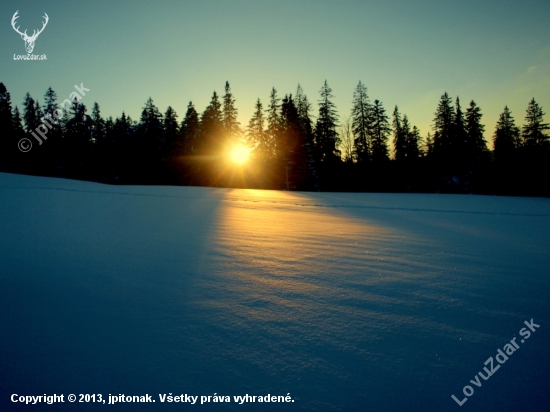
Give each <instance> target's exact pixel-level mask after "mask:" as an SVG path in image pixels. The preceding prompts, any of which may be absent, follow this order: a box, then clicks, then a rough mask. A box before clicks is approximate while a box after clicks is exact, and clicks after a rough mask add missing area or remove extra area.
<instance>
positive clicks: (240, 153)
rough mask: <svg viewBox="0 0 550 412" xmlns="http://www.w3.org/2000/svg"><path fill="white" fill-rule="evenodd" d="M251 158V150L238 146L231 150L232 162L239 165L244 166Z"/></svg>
mask: <svg viewBox="0 0 550 412" xmlns="http://www.w3.org/2000/svg"><path fill="white" fill-rule="evenodd" d="M249 156H250V148H248V147H246V146H243V145H238V146H235V147H234V148H233V150H231V160H232V161H233V162H235V163H238V164H243V163H244V162H246V161H247V160H248V158H249Z"/></svg>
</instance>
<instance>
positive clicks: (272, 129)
mask: <svg viewBox="0 0 550 412" xmlns="http://www.w3.org/2000/svg"><path fill="white" fill-rule="evenodd" d="M280 101H281V99H279V98H278V97H277V90H276V89H275V87H273V88H272V89H271V93H270V94H269V104H268V106H267V109H266V113H267V130H266V134H267V146H268V158H274V157H275V156H276V152H277V149H278V148H277V145H278V142H279V139H280V136H281V115H280V110H281V105H280V104H279V102H280Z"/></svg>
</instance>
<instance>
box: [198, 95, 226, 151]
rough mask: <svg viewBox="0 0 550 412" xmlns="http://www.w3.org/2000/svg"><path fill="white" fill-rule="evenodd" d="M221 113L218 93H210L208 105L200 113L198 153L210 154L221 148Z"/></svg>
mask: <svg viewBox="0 0 550 412" xmlns="http://www.w3.org/2000/svg"><path fill="white" fill-rule="evenodd" d="M222 120H223V114H222V105H221V103H220V100H219V97H218V94H217V93H216V92H214V93H212V98H211V99H210V103H209V105H208V106H207V107H206V109H205V110H204V112H203V113H202V115H201V122H200V134H199V138H198V139H197V145H196V146H197V147H196V149H197V151H198V154H206V155H212V154H214V153H220V152H221V151H222V149H223V147H222V146H223V139H222V138H221V137H222V136H223V124H222Z"/></svg>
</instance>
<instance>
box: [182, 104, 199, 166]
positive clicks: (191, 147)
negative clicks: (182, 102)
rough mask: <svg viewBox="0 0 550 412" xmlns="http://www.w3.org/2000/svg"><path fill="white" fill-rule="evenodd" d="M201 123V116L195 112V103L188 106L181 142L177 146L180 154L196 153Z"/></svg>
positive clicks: (183, 122)
mask: <svg viewBox="0 0 550 412" xmlns="http://www.w3.org/2000/svg"><path fill="white" fill-rule="evenodd" d="M199 130H200V122H199V114H198V113H197V110H195V106H194V105H193V102H191V101H190V102H189V104H188V105H187V111H186V112H185V118H184V119H183V120H182V122H181V127H180V135H181V141H180V143H179V144H178V146H177V151H178V154H180V155H181V154H184V155H191V154H194V153H195V149H196V147H195V146H196V143H197V142H196V140H197V138H198V136H199Z"/></svg>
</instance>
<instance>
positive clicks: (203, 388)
mask: <svg viewBox="0 0 550 412" xmlns="http://www.w3.org/2000/svg"><path fill="white" fill-rule="evenodd" d="M0 199H1V200H0V230H1V235H0V265H1V266H0V310H1V312H0V314H1V317H0V328H1V329H0V330H1V331H2V337H1V339H0V350H1V352H0V353H1V363H0V369H1V372H0V376H1V378H0V398H1V399H0V410H14V411H17V410H29V411H40V410H49V411H51V410H67V411H75V410H94V411H95V410H107V409H105V408H108V410H111V411H122V410H125V411H135V410H157V411H165V410H166V411H169V410H192V409H198V410H220V411H233V410H257V411H262V410H316V411H331V410H334V411H370V410H372V411H459V410H469V411H499V412H501V411H521V410H532V411H542V410H549V409H548V408H550V390H549V387H550V385H549V384H550V372H549V370H550V358H549V353H548V347H549V346H550V333H549V331H550V313H549V307H550V306H549V303H550V297H549V291H550V287H549V286H550V281H549V268H550V230H549V229H550V200H549V199H533V198H506V197H486V196H461V195H414V194H334V193H330V194H329V193H313V194H312V193H295V192H278V191H258V190H232V189H211V188H190V187H142V186H134V187H132V186H120V187H116V186H107V185H101V184H96V183H87V182H77V181H68V180H62V179H52V178H40V177H29V176H18V175H9V174H0ZM531 318H533V319H534V322H535V323H537V324H539V325H541V326H540V329H538V330H537V332H535V333H533V334H532V336H531V337H530V338H529V339H528V340H526V341H525V343H523V344H520V349H519V350H517V351H516V352H515V353H514V354H513V355H511V356H510V357H509V359H508V361H506V363H505V364H503V365H501V368H500V369H499V370H498V371H497V372H496V373H495V374H494V375H493V376H492V377H491V378H490V379H489V380H488V381H483V380H481V383H482V387H480V388H478V387H477V386H474V385H472V384H471V383H470V380H472V379H474V378H475V375H476V374H477V373H478V372H479V371H483V366H484V365H483V363H484V362H485V361H486V360H487V359H488V358H489V357H490V356H492V357H495V355H496V354H497V349H499V348H503V346H504V345H505V344H506V343H508V341H510V340H511V339H512V338H513V337H517V338H518V341H519V338H520V336H519V330H520V329H521V328H523V327H525V325H524V323H523V322H524V321H525V320H530V319H531ZM495 362H496V361H495ZM465 385H470V386H472V387H473V389H475V393H474V394H473V395H472V396H471V397H470V398H469V400H468V401H467V402H466V403H465V404H464V405H463V406H462V407H460V406H458V405H457V403H456V402H455V401H454V400H452V398H451V395H452V394H454V395H455V396H456V397H457V398H458V399H463V398H464V395H463V394H462V388H463V387H464V386H465ZM170 392H171V393H173V394H174V395H176V394H186V393H187V394H190V395H213V394H214V393H217V394H218V395H230V396H234V395H245V394H247V393H248V394H249V395H262V396H264V395H267V394H268V393H269V394H271V395H286V394H287V393H290V394H291V396H292V399H294V401H295V402H294V403H285V404H258V403H255V404H248V405H236V404H235V403H230V404H214V403H209V404H204V405H194V406H191V405H185V404H166V403H164V404H161V403H160V401H159V399H158V394H165V393H166V394H168V393H170ZM13 393H17V394H21V395H42V394H45V393H46V394H53V393H57V394H65V396H67V395H68V394H70V393H74V394H79V393H88V394H93V393H96V394H97V393H101V394H103V396H104V397H105V396H107V395H108V394H113V395H118V394H122V393H123V394H126V395H145V394H152V395H153V398H154V399H156V403H154V404H118V405H115V406H112V405H110V406H107V405H102V406H100V405H94V404H85V403H80V404H69V403H65V404H57V405H53V406H52V407H49V406H48V405H44V404H42V405H34V406H25V405H20V404H12V403H11V402H10V401H9V397H10V396H11V394H13Z"/></svg>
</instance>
